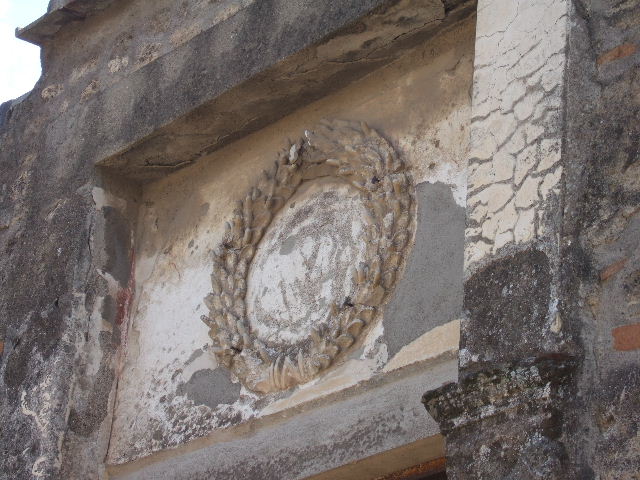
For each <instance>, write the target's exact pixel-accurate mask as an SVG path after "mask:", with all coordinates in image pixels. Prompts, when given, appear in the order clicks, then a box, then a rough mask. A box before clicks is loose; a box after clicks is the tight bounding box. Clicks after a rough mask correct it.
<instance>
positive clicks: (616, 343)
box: [611, 323, 640, 352]
mask: <svg viewBox="0 0 640 480" xmlns="http://www.w3.org/2000/svg"><path fill="white" fill-rule="evenodd" d="M611 334H612V335H613V348H615V349H616V350H620V351H621V352H629V351H631V350H638V349H640V323H634V324H633V325H625V326H623V327H618V328H614V329H613V330H612V331H611Z"/></svg>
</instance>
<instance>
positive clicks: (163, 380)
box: [109, 21, 473, 463]
mask: <svg viewBox="0 0 640 480" xmlns="http://www.w3.org/2000/svg"><path fill="white" fill-rule="evenodd" d="M472 38H473V22H472V21H469V22H466V23H465V24H464V25H461V26H459V27H457V28H456V29H455V30H452V31H451V32H448V33H446V34H443V35H440V36H438V37H436V38H434V39H433V40H432V41H430V42H427V43H425V44H424V45H421V46H419V47H418V48H416V50H415V51H414V52H412V53H410V54H408V55H407V56H406V57H404V58H402V59H400V60H399V61H397V62H395V63H393V64H391V65H389V66H388V67H384V68H381V69H379V70H378V71H376V72H375V73H372V74H371V75H369V76H368V77H366V78H364V79H362V80H360V81H358V82H354V83H353V84H352V85H350V86H349V87H347V88H345V89H343V90H342V91H340V92H337V93H335V94H333V95H328V96H326V97H325V98H324V99H322V100H319V101H317V102H314V103H313V104H311V105H309V106H308V107H305V108H302V109H300V110H299V111H297V112H296V113H294V114H292V115H289V116H287V117H285V118H283V119H282V120H280V121H278V122H276V123H274V124H272V125H270V126H269V127H266V128H265V129H263V130H261V131H260V132H257V133H255V134H253V135H249V136H247V137H245V138H244V139H242V140H239V141H237V142H235V143H233V144H231V145H229V146H227V147H224V148H222V149H220V150H218V151H217V152H215V153H213V154H211V155H209V156H207V157H205V158H203V159H202V161H200V162H197V163H196V164H194V165H192V166H189V167H186V168H184V169H182V170H180V171H179V172H174V173H173V174H171V175H169V176H167V177H166V178H164V179H162V180H159V181H156V182H152V183H149V184H147V185H145V186H144V188H143V194H142V200H141V203H142V207H141V208H140V215H139V219H138V235H137V239H136V245H137V249H136V275H135V276H136V284H137V290H136V300H135V304H134V305H133V307H132V316H131V330H130V335H129V341H128V345H127V357H126V363H125V367H124V369H123V372H122V375H121V377H120V380H119V384H118V400H117V405H116V408H115V417H114V423H113V429H112V433H111V442H110V448H109V461H110V462H111V463H123V462H127V461H131V460H134V459H137V458H140V457H142V456H145V455H149V454H151V453H152V452H157V451H159V450H162V449H166V448H170V447H175V446H178V445H181V444H184V443H186V442H189V441H192V440H194V439H197V438H200V437H203V436H207V435H215V432H216V431H219V430H220V429H223V428H228V427H230V426H233V425H237V424H240V423H243V422H247V421H249V420H251V419H253V418H258V417H262V416H265V415H271V414H274V413H277V412H280V411H283V410H286V409H289V408H292V407H293V406H297V405H301V404H303V403H306V402H310V401H313V400H314V399H317V398H319V397H323V396H327V395H330V394H332V393H335V392H338V391H341V390H345V389H347V388H350V387H353V386H354V385H357V384H358V383H360V382H364V381H366V380H367V379H369V378H371V377H372V376H375V375H378V374H382V373H384V372H383V371H384V369H385V367H386V365H387V364H391V365H392V366H394V369H398V368H402V367H404V366H405V365H406V364H408V363H413V362H414V361H415V359H416V358H420V357H419V356H416V357H409V356H407V355H402V356H400V357H398V358H397V359H396V358H395V357H394V356H395V355H396V353H398V352H399V351H400V350H401V349H402V348H403V347H405V346H410V345H412V344H413V343H415V342H417V343H418V344H420V342H422V345H423V350H424V351H425V354H424V355H423V356H422V358H423V359H425V360H426V359H429V358H431V359H433V358H435V357H437V356H438V355H440V354H443V353H447V352H450V351H451V350H456V349H457V343H458V337H457V335H455V334H449V335H440V336H429V335H428V334H429V332H431V331H432V330H434V329H436V328H437V327H438V326H440V325H443V324H449V323H450V322H452V321H455V320H456V319H458V318H459V317H460V310H461V305H462V241H463V235H464V208H463V207H462V206H461V205H459V203H458V202H459V201H460V197H463V196H464V192H465V191H466V189H465V182H464V171H463V166H462V165H461V164H460V162H461V160H462V159H463V158H464V157H465V155H466V151H467V145H468V141H467V140H466V136H465V132H468V120H469V102H470V98H469V87H470V83H471V65H472V56H471V49H472V48H473V45H472V43H471V41H470V40H471V39H472ZM416 86H419V88H416ZM425 99H426V100H425ZM423 100H424V101H423ZM410 105H414V107H413V108H410ZM323 118H355V119H366V121H367V122H368V123H369V125H370V126H371V127H373V128H376V129H377V130H378V131H379V132H381V133H383V134H384V136H385V137H386V138H387V139H388V140H389V141H390V142H391V144H392V145H393V146H394V148H395V149H396V150H397V151H398V152H399V153H400V154H401V155H402V156H403V158H404V159H405V161H407V162H408V163H409V164H410V165H411V167H412V171H413V175H414V177H415V180H416V182H418V187H417V192H418V194H417V197H416V200H417V203H418V231H419V233H418V235H417V236H416V239H415V241H414V242H413V243H414V246H413V248H412V249H411V254H410V255H411V256H410V258H408V259H407V262H408V267H407V268H406V269H405V273H404V274H403V275H402V280H401V281H400V283H399V284H398V285H397V286H396V288H395V294H394V296H393V297H392V298H391V303H390V304H389V305H388V306H387V308H385V311H384V312H383V316H382V318H381V320H380V322H379V323H378V324H377V325H376V326H375V327H374V328H373V329H372V330H371V331H370V333H369V334H368V335H367V337H366V338H365V339H364V340H363V342H362V344H361V345H358V347H357V348H355V349H354V353H353V355H350V356H349V357H347V358H345V359H344V360H345V361H344V362H341V363H339V364H338V365H336V368H334V369H331V370H330V371H329V372H327V374H326V375H324V376H323V377H322V378H320V379H318V380H317V381H314V382H310V383H309V384H306V385H302V386H300V387H299V388H295V389H293V390H291V391H286V392H282V393H280V394H274V395H268V396H266V397H264V396H257V395H256V394H254V393H252V392H250V391H248V390H246V389H243V390H241V391H240V394H239V395H237V396H236V397H235V398H233V399H231V398H230V397H229V396H228V395H227V394H222V393H220V394H218V393H213V394H212V395H213V396H215V397H216V398H225V399H227V400H228V401H227V402H220V403H219V404H216V405H213V407H211V406H210V405H205V404H200V403H196V402H194V401H193V399H191V398H188V397H186V396H184V395H182V394H180V393H179V392H182V391H184V390H183V388H184V387H182V386H181V385H184V384H186V383H187V382H189V381H190V378H191V376H192V375H193V374H194V372H195V371H197V370H200V369H216V367H217V368H219V369H224V368H225V367H224V366H218V365H217V364H216V363H215V359H214V358H213V356H212V354H211V340H210V338H209V337H208V334H207V327H206V326H205V325H204V324H203V323H202V322H200V321H199V316H200V315H202V314H203V313H205V310H206V307H205V305H204V302H203V299H204V297H205V296H206V295H207V294H208V293H209V292H210V289H211V285H210V275H211V272H212V265H211V260H210V251H211V249H213V248H215V247H216V246H217V245H219V243H220V242H221V241H222V238H223V233H224V223H225V221H227V220H228V219H229V218H230V217H231V216H232V214H233V210H234V208H235V202H236V201H237V200H241V199H242V198H244V195H245V192H246V191H248V190H249V189H250V188H251V187H252V186H253V185H254V183H255V181H256V178H259V175H260V173H261V171H262V170H263V169H265V168H268V167H269V166H270V165H271V164H272V162H273V159H274V158H276V157H277V152H278V151H279V150H281V149H282V148H283V146H285V145H284V144H283V140H284V139H286V138H287V137H289V138H297V137H298V136H300V135H302V134H303V133H304V130H305V129H308V128H309V129H312V128H313V126H314V125H317V124H318V122H319V121H320V120H322V119H323ZM311 185H312V186H313V185H316V187H314V188H315V190H317V191H319V192H322V191H324V190H323V189H326V188H328V187H329V186H330V187H331V191H332V192H334V193H336V194H337V193H340V191H339V190H338V189H335V188H334V186H332V185H331V184H329V185H328V186H327V185H322V184H318V183H313V184H311ZM318 188H319V190H318ZM349 192H350V190H348V189H347V190H346V193H348V194H349V195H351V194H350V193H349ZM305 198H307V197H306V196H303V197H301V198H300V200H301V201H302V203H300V201H299V200H296V198H293V199H291V200H290V202H289V204H288V206H286V208H287V211H288V212H291V213H292V214H293V215H294V216H295V215H297V214H296V212H297V211H298V209H299V211H300V212H302V213H304V214H305V215H307V217H305V218H307V219H306V220H304V221H300V220H295V222H294V223H295V224H296V226H295V227H293V228H292V229H291V231H290V233H291V232H294V230H295V229H296V228H298V227H300V228H302V227H304V225H306V223H309V224H310V225H312V226H314V234H315V236H316V237H317V238H316V240H313V238H311V237H309V241H308V242H307V243H308V247H309V248H312V249H313V248H316V247H321V246H323V245H329V244H336V245H337V244H339V243H340V242H343V243H350V242H352V241H353V240H352V239H351V238H350V236H351V235H352V231H351V230H349V231H348V232H347V233H345V232H342V233H341V232H338V231H336V230H337V226H339V225H340V221H332V223H331V227H332V228H331V229H329V230H327V229H326V228H325V227H323V226H322V223H323V222H325V221H326V220H327V219H326V218H325V216H323V215H321V214H320V215H318V214H314V215H310V212H307V210H308V208H307V207H310V206H312V205H310V204H308V201H309V199H308V198H307V200H305ZM338 198H344V196H343V195H342V194H341V195H340V196H338ZM331 205H334V203H331V204H330V205H329V206H331ZM350 205H354V207H357V203H350ZM292 206H293V208H291V207H292ZM305 212H306V213H305ZM287 215H288V214H287ZM348 217H349V214H345V218H348ZM296 218H297V217H296ZM284 220H285V221H286V217H285V218H284ZM351 223H352V226H351V227H352V228H353V222H351ZM285 232H286V229H285V230H281V228H280V227H279V226H278V223H275V224H273V230H271V231H268V232H267V234H266V237H265V240H264V241H265V243H264V249H265V250H266V251H272V253H271V254H272V255H276V257H277V258H278V260H277V264H278V265H284V264H288V265H290V266H293V267H295V269H293V270H292V269H291V268H289V269H288V270H287V271H286V272H281V273H282V274H284V273H286V275H291V276H292V277H291V278H292V281H296V278H298V276H300V275H304V276H305V277H306V276H307V272H308V271H307V269H306V267H305V268H303V267H304V265H299V266H296V265H297V264H296V263H295V262H296V260H295V259H296V258H297V257H296V256H297V255H299V254H300V252H299V251H295V252H294V251H293V250H292V251H291V252H289V246H288V244H287V242H286V241H283V242H280V241H277V242H276V243H270V242H271V240H270V238H271V237H272V235H274V236H276V237H277V236H278V235H282V234H284V233H285ZM307 237H308V235H307ZM285 240H286V239H285ZM261 245H263V244H262V243H261ZM283 247H284V253H282V252H283ZM261 248H262V246H261V247H260V248H259V250H258V256H257V257H256V262H258V263H259V262H261V258H262V257H261V254H260V249H261ZM340 248H341V250H342V251H343V252H347V253H348V251H349V250H347V246H341V247H340ZM327 252H330V250H327ZM281 256H283V257H284V258H285V259H284V260H283V259H280V258H279V257H281ZM266 258H269V257H266ZM310 258H312V257H311V256H310ZM313 258H315V259H316V260H317V261H318V262H321V261H322V258H320V257H313ZM303 260H304V259H300V261H301V262H302V263H304V262H303ZM316 260H314V261H316ZM331 263H332V267H331V268H329V269H327V279H328V280H332V279H333V280H335V275H336V274H338V273H340V272H339V268H338V267H336V266H335V265H334V264H333V262H331ZM345 267H346V265H345ZM316 270H317V271H312V272H311V277H310V279H309V280H312V281H311V283H310V284H309V285H310V286H309V287H304V286H303V288H313V289H318V288H319V287H318V285H319V284H318V283H317V281H318V280H320V278H319V277H317V274H318V272H319V269H316ZM346 270H349V269H346ZM296 272H297V273H296ZM251 275H253V273H252V274H251ZM255 275H256V279H257V280H260V279H261V278H262V279H263V280H260V281H262V282H263V284H264V285H263V286H262V288H260V292H259V293H262V291H263V290H264V288H265V287H269V288H267V290H268V291H269V289H270V283H269V282H271V280H270V278H269V277H270V276H271V275H272V272H271V271H270V270H265V269H260V270H258V271H257V272H256V273H255ZM431 277H433V278H434V280H433V281H430V282H429V283H428V284H426V283H427V279H429V278H431ZM283 278H284V277H283ZM285 280H286V278H285ZM287 281H289V280H287ZM296 288H298V287H296ZM252 289H253V286H252V285H251V278H250V284H249V285H248V293H249V294H251V293H252ZM280 291H281V290H280V289H279V288H278V289H273V288H271V292H270V297H265V300H268V299H269V298H270V299H271V300H270V301H273V302H276V301H282V303H284V299H285V296H282V297H280V298H278V296H277V295H280ZM288 291H289V293H290V291H291V289H288ZM285 293H286V292H285ZM312 293H313V294H314V298H316V297H317V292H312ZM329 297H331V295H329ZM329 297H327V299H328V300H329V299H330V298H329ZM290 307H293V305H290ZM300 307H304V308H309V307H307V306H305V305H300ZM252 308H254V307H253V306H251V305H250V306H249V313H251V311H252ZM421 310H424V313H422V312H421ZM311 313H314V314H315V309H314V310H313V311H311ZM316 320H317V319H316ZM320 320H323V319H320ZM307 322H308V319H305V320H304V325H306V327H305V328H307V327H309V325H308V323H307ZM178 324H179V325H181V328H180V329H176V325H178ZM455 325H456V327H457V325H458V324H457V323H456V324H455ZM280 326H281V328H280V331H281V332H280V333H281V334H283V333H285V330H287V329H285V328H283V324H282V322H280ZM263 330H266V326H265V329H263ZM289 330H290V331H289V332H288V335H289V336H292V335H294V334H296V331H297V330H298V328H293V329H289ZM298 333H300V332H299V331H298ZM424 335H427V336H426V337H424V338H422V337H423V336H424ZM421 339H422V340H421ZM434 339H437V340H438V342H441V343H438V344H437V345H434V346H433V347H432V348H431V349H430V351H428V349H427V348H424V345H427V346H431V344H432V341H433V340H434ZM196 351H201V352H203V354H202V355H201V356H199V357H197V358H195V359H193V353H194V352H196ZM391 362H393V363H391ZM216 371H217V370H216ZM227 383H228V380H220V381H216V383H213V384H212V385H211V389H212V391H213V392H216V391H219V390H222V389H226V388H228V386H227ZM236 385H238V384H236ZM234 390H235V389H234ZM210 407H211V408H210ZM149 432H152V434H151V435H150V434H149Z"/></svg>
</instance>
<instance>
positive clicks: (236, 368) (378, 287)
mask: <svg viewBox="0 0 640 480" xmlns="http://www.w3.org/2000/svg"><path fill="white" fill-rule="evenodd" d="M320 178H322V179H326V178H331V179H334V180H337V181H342V182H346V183H347V184H349V185H351V186H353V187H355V188H356V189H357V190H358V191H359V193H360V196H361V199H362V202H363V205H364V207H365V209H366V211H367V212H368V213H369V221H368V223H367V228H366V231H365V233H364V238H362V242H364V244H365V245H366V249H365V258H366V262H361V263H360V264H359V265H354V266H353V275H354V285H355V287H354V293H353V296H352V297H348V298H346V299H344V298H340V299H334V301H333V303H332V305H331V307H330V309H329V311H330V313H329V315H328V317H327V318H326V320H325V321H324V322H320V323H319V324H318V325H316V326H314V327H313V328H311V333H310V334H309V336H308V337H307V338H304V339H303V340H301V341H297V342H295V344H291V345H285V346H283V345H281V344H276V343H275V342H269V341H267V340H265V339H260V338H258V336H257V334H256V332H255V331H253V329H252V328H251V325H250V322H249V320H248V318H247V305H246V295H247V282H248V274H249V270H250V267H251V262H252V260H253V258H254V255H255V253H256V249H257V248H258V245H259V242H260V241H261V239H262V238H263V235H264V233H265V232H266V231H267V229H268V228H269V226H270V224H271V222H272V220H273V218H274V216H275V215H276V214H277V213H278V212H279V211H280V209H281V208H282V207H283V205H285V204H286V203H287V201H288V200H289V199H290V198H291V197H292V196H293V195H294V194H295V193H296V191H298V189H299V187H300V186H301V185H302V184H303V183H304V182H312V181H314V180H317V179H320ZM414 191H415V186H414V184H413V179H412V178H411V175H410V174H409V172H408V170H407V167H406V165H405V164H404V162H403V161H402V160H401V159H400V158H399V157H398V156H397V155H396V153H395V152H394V150H393V148H392V147H391V146H390V145H389V143H388V142H387V141H386V140H385V139H383V138H382V137H381V136H380V135H379V134H378V133H377V132H375V131H374V130H372V129H370V128H369V127H368V126H367V125H366V124H364V123H353V122H345V121H334V122H324V123H322V124H321V125H320V126H319V127H318V128H317V129H315V130H314V131H313V132H310V131H307V132H305V138H302V139H300V140H299V141H297V142H295V143H292V144H291V145H290V146H289V148H287V149H286V150H284V151H283V152H282V153H280V155H279V158H278V160H277V161H276V162H275V165H274V167H273V168H272V169H271V170H270V171H268V172H264V174H263V175H262V177H261V179H260V180H259V181H258V184H257V185H256V186H255V187H253V188H252V189H251V190H250V191H249V192H248V194H247V195H246V197H245V199H244V200H243V201H241V202H239V204H238V206H237V209H236V210H235V211H234V214H233V218H232V220H231V221H230V222H229V223H227V230H226V233H225V236H224V239H223V242H222V245H220V246H219V247H218V248H216V249H215V251H214V253H213V264H214V265H213V274H212V275H211V283H212V289H213V292H212V293H210V294H209V295H208V296H207V297H206V298H205V303H206V305H207V307H208V308H209V315H208V316H202V320H203V321H204V322H205V323H206V324H207V326H208V327H209V328H210V330H209V335H210V337H211V339H212V340H213V351H214V353H215V355H216V357H217V359H218V362H219V363H220V364H223V365H225V366H226V367H228V368H229V369H230V370H231V371H232V372H233V373H234V374H235V375H236V376H237V377H238V378H239V379H240V381H241V382H242V383H243V384H244V385H245V386H246V387H247V388H248V389H250V390H253V391H256V392H260V393H269V392H274V391H279V390H285V389H288V388H290V387H292V386H294V385H297V384H300V383H304V382H307V381H309V380H311V379H312V378H314V377H315V376H317V375H318V374H319V373H320V372H322V371H323V370H325V369H327V368H328V367H329V366H330V365H331V364H332V363H334V362H335V360H336V359H337V358H338V357H339V356H341V355H343V354H344V353H345V352H347V351H348V349H349V348H350V347H351V346H352V345H354V343H356V341H357V340H358V338H359V337H360V336H361V335H362V334H363V332H365V331H366V329H367V328H368V327H369V326H370V325H371V324H372V323H374V321H375V320H376V318H377V316H378V310H379V307H380V306H381V305H383V304H384V302H385V301H386V299H387V297H388V295H389V294H390V292H391V291H392V289H393V287H394V285H395V283H396V279H397V277H398V272H399V269H400V268H401V267H402V264H403V259H404V257H405V254H406V251H407V249H408V245H409V243H410V239H411V237H412V235H413V231H414V227H415V212H416V205H415V201H414Z"/></svg>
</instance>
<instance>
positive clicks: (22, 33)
mask: <svg viewBox="0 0 640 480" xmlns="http://www.w3.org/2000/svg"><path fill="white" fill-rule="evenodd" d="M117 1H118V0H54V1H53V2H51V5H50V6H49V11H48V12H47V13H45V14H44V15H43V16H42V17H40V18H39V19H37V20H36V21H35V22H32V23H31V24H29V25H27V26H26V27H24V28H16V37H18V38H19V39H21V40H25V41H27V42H30V43H33V44H35V45H39V46H42V45H43V44H44V43H46V42H47V41H48V40H49V39H51V38H53V37H54V36H55V35H56V34H57V33H58V32H59V31H61V30H64V29H66V28H68V27H69V26H70V25H72V24H73V23H75V22H78V21H82V20H84V19H85V18H87V17H88V16H90V15H93V14H95V13H96V12H99V11H101V10H104V9H105V8H107V7H109V6H111V5H112V4H114V3H116V2H117Z"/></svg>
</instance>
